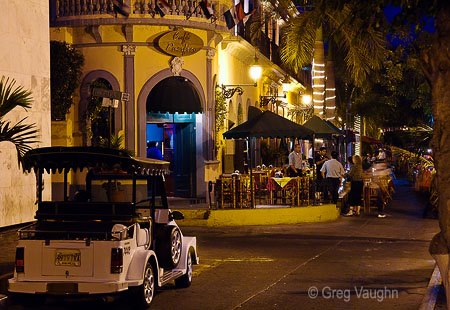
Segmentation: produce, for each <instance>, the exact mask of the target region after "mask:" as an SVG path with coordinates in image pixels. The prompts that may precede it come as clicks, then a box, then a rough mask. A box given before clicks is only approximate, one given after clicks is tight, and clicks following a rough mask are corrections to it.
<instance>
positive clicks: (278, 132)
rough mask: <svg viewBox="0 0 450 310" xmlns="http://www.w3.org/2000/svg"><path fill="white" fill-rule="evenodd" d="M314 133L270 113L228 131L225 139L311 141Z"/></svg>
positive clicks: (262, 114)
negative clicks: (296, 139)
mask: <svg viewBox="0 0 450 310" xmlns="http://www.w3.org/2000/svg"><path fill="white" fill-rule="evenodd" d="M313 134H314V132H313V131H312V130H310V129H308V128H305V127H304V126H302V125H299V124H297V123H294V122H293V121H290V120H288V119H287V118H284V117H282V116H280V115H278V114H275V113H273V112H271V111H265V112H264V113H261V114H260V115H257V116H255V117H253V118H252V119H250V120H248V121H246V122H244V123H242V124H240V125H239V126H236V127H234V128H233V129H231V130H228V131H227V132H225V133H224V134H223V137H224V138H225V139H245V138H253V137H255V138H299V139H305V140H311V139H312V138H313Z"/></svg>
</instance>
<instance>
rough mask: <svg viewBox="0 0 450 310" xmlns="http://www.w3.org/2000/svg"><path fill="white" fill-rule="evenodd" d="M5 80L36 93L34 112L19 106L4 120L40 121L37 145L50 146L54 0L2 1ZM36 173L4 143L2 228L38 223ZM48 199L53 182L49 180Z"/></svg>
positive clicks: (0, 53)
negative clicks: (24, 168)
mask: <svg viewBox="0 0 450 310" xmlns="http://www.w3.org/2000/svg"><path fill="white" fill-rule="evenodd" d="M0 5H1V7H2V8H3V10H2V12H3V14H2V18H1V19H0V43H1V46H2V48H0V77H1V76H6V77H10V78H14V79H15V80H16V86H19V85H21V86H23V87H24V88H25V89H27V90H31V92H32V94H33V99H34V100H33V103H32V108H31V109H30V110H28V112H26V111H25V110H24V109H22V108H16V109H15V110H13V111H11V112H10V113H8V114H7V116H6V117H5V118H4V119H3V120H10V121H11V122H12V123H13V124H14V123H16V122H17V121H19V120H21V119H22V118H24V117H28V119H27V120H26V123H36V125H37V128H38V129H39V140H40V142H39V143H37V144H36V145H35V146H34V147H37V146H50V143H51V142H50V139H51V131H50V125H51V122H50V38H49V1H48V0H0ZM35 179H36V177H35V175H34V173H30V174H25V173H23V172H22V170H20V169H19V167H18V164H17V153H16V150H15V148H14V145H13V144H12V143H9V142H0V227H3V226H9V225H14V224H18V223H23V222H28V221H31V220H33V218H34V213H35V211H36V205H35V201H36V182H35ZM44 181H45V192H44V199H49V198H50V188H51V186H50V185H51V182H50V179H49V176H48V175H46V176H45V179H44Z"/></svg>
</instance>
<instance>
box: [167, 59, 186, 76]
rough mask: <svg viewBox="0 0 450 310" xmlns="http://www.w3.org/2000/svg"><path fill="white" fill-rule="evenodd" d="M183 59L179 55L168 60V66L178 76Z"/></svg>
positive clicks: (181, 68)
mask: <svg viewBox="0 0 450 310" xmlns="http://www.w3.org/2000/svg"><path fill="white" fill-rule="evenodd" d="M183 65H184V60H183V58H181V57H174V58H173V59H172V61H171V62H170V67H171V70H172V73H173V75H174V76H180V74H181V71H182V70H183Z"/></svg>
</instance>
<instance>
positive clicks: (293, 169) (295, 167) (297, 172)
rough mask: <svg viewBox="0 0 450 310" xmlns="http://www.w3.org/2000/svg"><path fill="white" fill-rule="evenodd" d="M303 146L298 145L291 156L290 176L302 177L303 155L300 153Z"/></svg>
mask: <svg viewBox="0 0 450 310" xmlns="http://www.w3.org/2000/svg"><path fill="white" fill-rule="evenodd" d="M300 150H301V146H300V144H296V145H295V146H294V150H293V151H292V152H291V153H290V154H289V176H290V177H297V176H299V177H301V176H302V154H301V153H300Z"/></svg>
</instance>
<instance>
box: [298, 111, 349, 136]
mask: <svg viewBox="0 0 450 310" xmlns="http://www.w3.org/2000/svg"><path fill="white" fill-rule="evenodd" d="M303 126H305V127H306V128H308V129H311V130H312V131H314V133H315V134H316V138H324V139H329V138H331V136H332V135H339V134H341V133H342V132H341V130H339V128H337V127H336V126H334V125H333V126H331V125H330V124H329V123H328V122H327V121H325V120H323V119H321V118H320V117H318V116H317V115H314V116H313V117H311V118H310V119H309V120H308V121H307V122H306V123H304V124H303Z"/></svg>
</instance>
